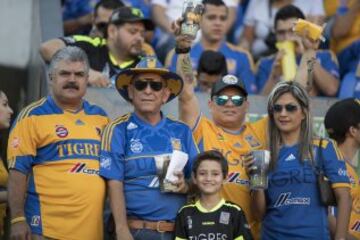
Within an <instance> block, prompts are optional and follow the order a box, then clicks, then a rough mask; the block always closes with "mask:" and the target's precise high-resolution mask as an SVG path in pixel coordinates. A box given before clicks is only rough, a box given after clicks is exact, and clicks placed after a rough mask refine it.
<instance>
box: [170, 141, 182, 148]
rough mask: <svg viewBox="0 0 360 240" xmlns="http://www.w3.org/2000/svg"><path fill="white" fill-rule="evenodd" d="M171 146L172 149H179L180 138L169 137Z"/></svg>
mask: <svg viewBox="0 0 360 240" xmlns="http://www.w3.org/2000/svg"><path fill="white" fill-rule="evenodd" d="M170 141H171V146H172V148H173V150H179V151H181V140H180V139H178V138H171V139H170Z"/></svg>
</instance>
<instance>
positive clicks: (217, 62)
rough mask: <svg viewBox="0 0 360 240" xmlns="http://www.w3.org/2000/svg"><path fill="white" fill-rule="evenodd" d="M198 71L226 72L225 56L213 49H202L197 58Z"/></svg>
mask: <svg viewBox="0 0 360 240" xmlns="http://www.w3.org/2000/svg"><path fill="white" fill-rule="evenodd" d="M197 71H198V73H201V72H204V73H207V74H213V75H214V74H222V75H225V74H227V73H228V70H227V66H226V60H225V56H224V55H223V54H222V53H221V52H216V51H213V50H206V51H204V52H203V53H202V54H201V56H200V59H199V65H198V69H197Z"/></svg>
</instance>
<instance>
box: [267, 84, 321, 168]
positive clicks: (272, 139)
mask: <svg viewBox="0 0 360 240" xmlns="http://www.w3.org/2000/svg"><path fill="white" fill-rule="evenodd" d="M285 93H290V94H291V95H292V96H293V97H294V98H295V99H296V101H297V102H298V103H299V105H300V107H301V111H302V112H303V114H304V115H305V118H304V119H303V120H302V122H301V131H300V138H299V139H300V140H299V156H298V157H299V158H300V161H301V162H303V161H304V159H305V158H310V160H311V161H313V159H314V153H313V151H312V139H313V123H312V120H313V119H312V114H311V107H310V97H309V95H308V94H307V92H306V90H305V89H304V88H303V87H302V86H301V85H300V84H299V83H297V82H294V81H287V82H279V83H278V84H276V85H275V87H274V89H273V90H272V91H271V93H270V95H269V98H268V105H267V110H268V114H269V121H268V131H269V148H270V152H271V161H270V169H275V167H276V163H277V160H278V155H279V149H280V146H281V144H282V139H281V135H280V130H279V129H278V128H277V126H276V124H275V120H274V114H273V113H274V111H273V106H274V104H275V102H276V101H277V100H278V99H279V98H280V97H281V96H282V95H284V94H285Z"/></svg>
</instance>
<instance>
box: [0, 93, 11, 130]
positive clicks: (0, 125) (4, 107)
mask: <svg viewBox="0 0 360 240" xmlns="http://www.w3.org/2000/svg"><path fill="white" fill-rule="evenodd" d="M12 114H13V110H12V109H11V108H10V106H9V101H8V99H7V97H6V95H5V93H3V92H0V129H5V128H8V127H10V120H11V115H12Z"/></svg>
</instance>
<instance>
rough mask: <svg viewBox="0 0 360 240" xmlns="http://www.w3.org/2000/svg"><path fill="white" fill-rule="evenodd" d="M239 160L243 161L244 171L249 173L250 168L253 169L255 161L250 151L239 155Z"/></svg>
mask: <svg viewBox="0 0 360 240" xmlns="http://www.w3.org/2000/svg"><path fill="white" fill-rule="evenodd" d="M241 160H242V162H243V166H244V168H245V171H246V173H247V174H248V175H249V174H250V172H251V170H253V169H254V166H253V164H254V162H255V160H254V156H253V154H252V152H249V153H247V154H244V155H241Z"/></svg>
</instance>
